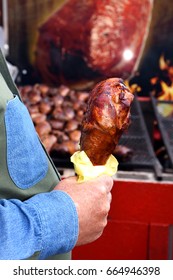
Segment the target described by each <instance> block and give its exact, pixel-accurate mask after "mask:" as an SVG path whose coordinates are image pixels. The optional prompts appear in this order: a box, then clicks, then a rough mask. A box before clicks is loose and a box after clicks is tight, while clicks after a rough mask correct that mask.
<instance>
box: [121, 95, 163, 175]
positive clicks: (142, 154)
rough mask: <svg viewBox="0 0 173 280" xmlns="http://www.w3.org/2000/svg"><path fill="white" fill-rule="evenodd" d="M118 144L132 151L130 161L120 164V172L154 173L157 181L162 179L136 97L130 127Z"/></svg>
mask: <svg viewBox="0 0 173 280" xmlns="http://www.w3.org/2000/svg"><path fill="white" fill-rule="evenodd" d="M119 144H121V145H125V146H127V147H129V148H130V149H132V150H133V155H132V157H131V158H130V160H128V161H126V162H122V163H121V162H120V164H119V168H120V169H121V170H127V169H131V170H135V169H140V170H142V171H146V170H150V171H154V173H155V175H156V177H157V179H161V177H162V166H161V164H160V162H159V161H158V159H157V157H156V155H155V153H154V150H153V147H152V143H151V140H150V137H149V134H148V131H147V128H146V124H145V121H144V117H143V114H142V110H141V106H140V103H139V101H138V99H137V97H135V98H134V101H133V104H132V109H131V125H130V127H129V129H128V132H127V133H124V134H123V135H122V137H121V139H120V142H119Z"/></svg>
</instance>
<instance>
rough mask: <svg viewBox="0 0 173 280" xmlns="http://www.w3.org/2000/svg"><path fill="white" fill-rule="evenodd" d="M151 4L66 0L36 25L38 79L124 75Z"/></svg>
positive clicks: (137, 50)
mask: <svg viewBox="0 0 173 280" xmlns="http://www.w3.org/2000/svg"><path fill="white" fill-rule="evenodd" d="M152 7H153V1H152V0H143V1H142V5H141V0H122V1H119V0H103V1H100V0H95V1H84V0H81V1H78V0H68V1H66V2H65V3H64V5H63V6H62V7H61V8H60V9H58V10H57V11H56V12H55V13H54V14H53V15H51V16H50V17H49V18H48V19H47V20H46V22H44V23H43V24H42V25H41V26H40V28H39V36H38V41H37V45H36V59H35V67H36V69H37V70H38V72H39V75H40V76H41V77H42V80H43V81H44V82H46V83H49V84H54V85H59V83H63V82H64V81H75V82H76V81H80V80H91V79H98V78H99V77H103V76H104V77H105V76H106V77H111V76H121V77H122V78H126V77H127V76H128V75H130V74H131V73H132V72H133V71H134V70H136V68H137V66H138V63H139V61H140V57H141V54H142V51H143V49H144V46H145V41H146V38H147V35H148V30H149V26H150V20H151V14H152ZM74 11H75V12H74ZM126 50H130V51H131V52H132V57H131V59H129V60H126V59H124V52H125V51H126ZM66 91H67V89H63V90H62V93H63V94H64V92H65V93H66Z"/></svg>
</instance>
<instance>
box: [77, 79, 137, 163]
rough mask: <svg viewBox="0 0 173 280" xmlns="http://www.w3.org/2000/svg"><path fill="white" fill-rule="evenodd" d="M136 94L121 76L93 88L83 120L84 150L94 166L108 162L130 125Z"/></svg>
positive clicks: (81, 141)
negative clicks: (131, 110)
mask: <svg viewBox="0 0 173 280" xmlns="http://www.w3.org/2000/svg"><path fill="white" fill-rule="evenodd" d="M133 97H134V96H133V94H132V93H131V92H130V91H129V89H128V88H127V87H126V86H125V85H124V83H123V80H122V79H120V78H109V79H107V80H105V81H102V82H100V83H98V84H97V85H96V86H95V87H94V89H93V90H92V92H91V94H90V97H89V100H88V105H87V110H86V113H85V116H84V118H83V121H82V129H81V138H80V150H81V151H85V153H86V154H87V156H88V157H89V159H90V160H91V162H92V163H93V165H104V164H105V163H106V161H107V159H108V157H109V156H110V155H111V154H112V153H113V152H114V150H115V147H116V145H117V144H118V141H119V139H120V137H121V135H122V133H123V131H124V130H126V129H127V128H128V126H129V122H130V106H131V103H132V101H133Z"/></svg>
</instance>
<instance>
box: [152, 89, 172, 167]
mask: <svg viewBox="0 0 173 280" xmlns="http://www.w3.org/2000/svg"><path fill="white" fill-rule="evenodd" d="M151 101H152V106H153V109H154V113H155V116H156V120H157V124H158V127H159V130H160V133H161V137H162V141H163V143H164V146H165V149H166V152H167V155H168V157H169V162H170V165H171V168H172V169H173V113H172V116H163V115H161V113H160V112H159V110H158V105H163V104H164V105H165V104H168V105H169V106H170V105H171V106H172V107H173V101H166V100H162V101H160V100H158V99H156V98H155V97H154V96H152V94H151ZM172 112H173V110H172ZM171 126H172V133H171V132H170V128H171Z"/></svg>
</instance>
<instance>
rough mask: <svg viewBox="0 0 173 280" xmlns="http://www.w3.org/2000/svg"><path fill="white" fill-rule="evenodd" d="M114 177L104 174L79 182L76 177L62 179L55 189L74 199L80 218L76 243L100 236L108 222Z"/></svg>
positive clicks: (79, 243) (92, 239) (90, 240)
mask: <svg viewBox="0 0 173 280" xmlns="http://www.w3.org/2000/svg"><path fill="white" fill-rule="evenodd" d="M112 186H113V179H112V178H111V177H110V176H107V175H103V176H99V177H97V178H96V179H93V180H90V181H87V182H84V183H78V182H77V178H76V177H69V178H67V179H64V180H62V181H61V182H60V183H59V184H58V185H57V186H56V187H55V190H61V191H64V192H66V193H67V194H68V195H69V196H70V197H71V198H72V200H73V201H74V203H75V205H76V208H77V212H78V218H79V236H78V241H77V244H76V245H83V244H87V243H90V242H92V241H94V240H96V239H97V238H99V237H100V236H101V234H102V232H103V230H104V228H105V226H106V224H107V216H108V212H109V210H110V203H111V199H112V196H111V189H112Z"/></svg>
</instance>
